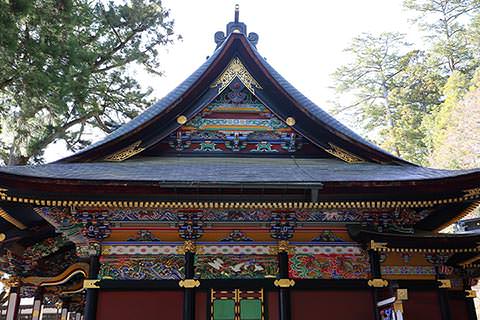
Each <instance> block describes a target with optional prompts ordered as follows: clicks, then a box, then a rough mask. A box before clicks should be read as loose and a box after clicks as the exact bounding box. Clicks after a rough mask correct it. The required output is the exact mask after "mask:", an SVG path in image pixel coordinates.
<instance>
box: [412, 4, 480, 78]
mask: <svg viewBox="0 0 480 320" xmlns="http://www.w3.org/2000/svg"><path fill="white" fill-rule="evenodd" d="M404 7H405V8H406V9H409V10H411V11H413V13H414V14H415V18H414V21H415V22H417V23H418V25H419V26H420V27H421V29H422V30H423V31H424V32H425V33H426V35H427V38H428V40H429V41H430V42H431V44H432V47H431V52H432V55H434V56H435V57H436V58H437V59H438V61H439V63H440V64H441V65H442V66H443V67H444V69H445V71H447V72H449V73H451V72H453V71H455V70H458V71H462V72H471V71H473V70H474V69H475V68H476V65H475V64H476V63H475V62H474V61H473V59H472V58H473V56H474V48H472V46H471V45H470V43H469V41H468V37H467V34H468V30H467V29H468V26H466V23H465V21H467V22H469V21H470V19H469V18H470V17H471V16H472V15H475V14H477V13H478V12H479V11H480V1H479V0H405V1H404Z"/></svg>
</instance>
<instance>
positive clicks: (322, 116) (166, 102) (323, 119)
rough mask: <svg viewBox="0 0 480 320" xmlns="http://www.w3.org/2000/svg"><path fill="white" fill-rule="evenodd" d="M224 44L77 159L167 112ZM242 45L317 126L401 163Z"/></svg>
mask: <svg viewBox="0 0 480 320" xmlns="http://www.w3.org/2000/svg"><path fill="white" fill-rule="evenodd" d="M242 36H244V35H242ZM227 42H228V39H227V40H226V41H224V42H223V44H222V46H220V47H219V48H218V49H216V50H215V52H214V53H213V55H212V56H211V57H210V58H208V59H207V61H205V63H203V64H202V65H201V66H200V68H198V69H197V70H196V71H195V72H194V73H193V74H192V75H190V76H189V77H188V78H187V79H186V80H185V81H183V82H182V83H181V84H180V85H179V86H178V87H176V88H175V89H174V90H173V91H171V92H170V93H169V94H168V95H166V96H165V97H164V98H162V99H161V100H159V101H158V102H156V103H155V104H153V105H152V106H151V107H149V108H148V109H147V110H145V111H144V112H143V113H142V114H140V115H139V116H137V117H136V118H134V119H133V120H131V121H130V122H128V123H126V124H124V125H123V126H121V127H120V128H118V129H117V130H115V131H114V132H112V133H111V134H109V135H108V136H106V137H105V138H104V139H102V140H100V141H98V142H96V143H94V144H92V145H90V146H89V147H87V148H85V149H83V150H81V151H80V152H77V153H76V155H80V154H82V153H84V152H86V151H89V150H91V149H93V148H96V147H98V146H101V145H103V144H105V143H108V142H111V141H113V140H115V139H117V138H119V137H121V136H122V135H124V134H126V133H128V132H131V131H133V130H134V129H136V128H138V127H140V126H142V125H143V124H145V123H147V122H148V121H150V120H151V119H153V118H154V117H155V116H157V115H159V114H161V113H162V112H163V111H164V110H165V109H166V108H168V107H169V106H170V105H172V104H173V103H174V102H175V101H177V100H178V99H179V98H181V97H182V95H183V94H185V92H186V91H187V90H188V89H189V88H190V87H191V86H192V85H193V84H194V83H196V82H197V81H198V80H199V79H200V77H201V76H202V75H203V74H204V72H205V71H206V70H207V69H208V67H209V66H210V65H211V64H212V63H213V62H214V61H215V60H216V59H217V57H218V56H219V54H220V52H222V50H223V49H224V47H225V44H226V43H227ZM245 43H247V45H248V46H250V47H251V49H252V51H253V52H254V54H255V55H256V57H257V58H258V60H259V61H260V63H262V65H263V66H264V67H265V69H266V70H267V71H268V72H269V73H270V74H271V76H272V77H273V78H274V80H275V81H276V82H278V84H279V85H280V86H282V87H283V89H284V90H285V92H286V93H287V94H288V95H290V96H291V97H292V98H293V99H294V100H295V101H297V102H298V104H299V105H301V106H302V107H303V108H305V109H306V110H307V112H309V113H310V114H311V115H312V117H313V118H316V119H317V121H318V122H319V123H323V124H325V125H326V126H328V127H330V128H332V129H333V130H334V131H337V132H338V133H340V134H341V135H344V136H346V137H348V138H349V139H351V140H353V141H355V142H358V143H360V144H364V145H367V146H368V147H370V148H372V149H374V150H377V151H379V152H381V153H383V154H386V155H388V157H390V158H393V159H397V160H401V159H398V158H397V157H395V156H393V155H391V154H389V153H388V152H386V151H384V150H383V149H381V148H379V147H377V146H376V145H374V144H372V143H370V142H368V141H367V140H365V139H363V138H362V137H360V136H359V135H358V134H356V133H355V132H353V131H352V130H350V129H348V128H347V127H346V126H344V125H343V124H341V123H340V122H339V121H338V120H336V119H335V118H334V117H332V116H331V115H329V114H328V113H327V112H325V111H324V110H323V109H322V108H320V107H319V106H317V105H316V104H315V103H313V102H312V101H311V100H310V99H308V98H307V97H305V96H304V95H303V94H302V93H301V92H300V91H298V90H297V89H296V88H295V87H294V86H293V85H291V84H290V83H289V82H288V81H287V80H285V79H284V78H283V77H282V76H281V75H280V74H279V73H278V72H277V71H276V70H275V69H274V68H273V67H272V66H270V65H269V64H268V63H267V62H266V61H265V59H264V58H263V57H262V56H261V55H260V53H259V52H258V51H257V49H256V48H255V46H253V45H252V44H251V43H250V42H249V41H245ZM60 161H62V160H60ZM401 162H404V160H401Z"/></svg>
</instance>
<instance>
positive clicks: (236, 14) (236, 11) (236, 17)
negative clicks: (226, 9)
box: [235, 3, 240, 23]
mask: <svg viewBox="0 0 480 320" xmlns="http://www.w3.org/2000/svg"><path fill="white" fill-rule="evenodd" d="M239 16H240V5H239V4H238V3H237V4H236V5H235V23H238V18H239Z"/></svg>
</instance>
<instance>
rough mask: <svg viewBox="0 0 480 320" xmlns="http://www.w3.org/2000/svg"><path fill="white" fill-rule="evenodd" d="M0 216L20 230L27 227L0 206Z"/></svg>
mask: <svg viewBox="0 0 480 320" xmlns="http://www.w3.org/2000/svg"><path fill="white" fill-rule="evenodd" d="M0 217H2V218H3V219H5V220H7V221H8V222H10V223H11V224H13V225H14V226H15V227H17V228H18V229H20V230H25V229H27V226H26V225H24V224H23V223H21V222H20V221H18V220H17V219H15V218H14V217H12V216H11V215H9V214H8V213H7V212H6V211H5V210H4V209H3V208H0Z"/></svg>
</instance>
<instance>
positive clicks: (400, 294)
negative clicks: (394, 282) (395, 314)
mask: <svg viewBox="0 0 480 320" xmlns="http://www.w3.org/2000/svg"><path fill="white" fill-rule="evenodd" d="M397 300H400V301H404V300H408V289H397Z"/></svg>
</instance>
